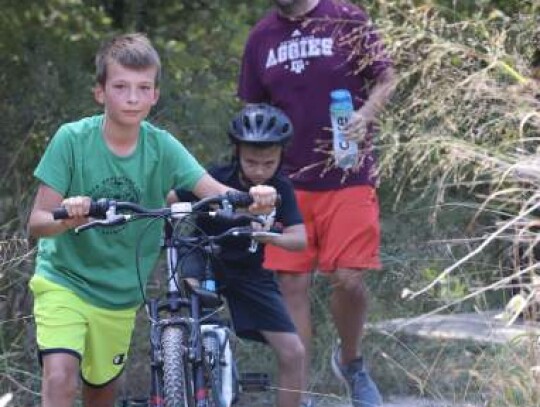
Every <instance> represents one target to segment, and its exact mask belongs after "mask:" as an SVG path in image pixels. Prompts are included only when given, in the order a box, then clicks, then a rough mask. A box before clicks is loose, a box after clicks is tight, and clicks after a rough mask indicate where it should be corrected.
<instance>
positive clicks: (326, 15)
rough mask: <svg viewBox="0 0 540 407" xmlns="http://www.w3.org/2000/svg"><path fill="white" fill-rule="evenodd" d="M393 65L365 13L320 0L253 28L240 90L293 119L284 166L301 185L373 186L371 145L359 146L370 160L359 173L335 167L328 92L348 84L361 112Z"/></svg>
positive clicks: (316, 187) (269, 17) (242, 95)
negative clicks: (379, 79) (290, 16)
mask: <svg viewBox="0 0 540 407" xmlns="http://www.w3.org/2000/svg"><path fill="white" fill-rule="evenodd" d="M358 34H360V35H358ZM354 37H356V40H354V42H352V41H353V38H354ZM389 65H391V61H390V59H389V58H388V56H387V55H386V54H385V53H384V50H383V46H382V43H381V39H380V37H379V36H378V35H377V33H376V32H375V28H374V27H373V25H372V24H371V22H370V19H369V17H368V16H367V14H366V13H365V12H364V11H363V10H362V9H360V8H359V7H357V6H353V5H351V4H350V3H346V2H342V1H339V0H320V1H319V4H318V5H317V6H316V7H315V8H314V9H313V10H311V11H310V12H309V13H308V14H306V15H305V16H303V17H302V18H299V19H295V20H294V21H291V20H289V19H287V18H285V17H283V16H282V15H280V14H279V13H278V12H277V11H276V10H273V11H271V12H270V13H268V14H267V15H266V16H265V17H264V18H263V19H262V20H261V21H259V23H258V24H257V25H256V26H255V27H254V28H253V29H252V31H251V33H250V35H249V38H248V40H247V43H246V47H245V50H244V56H243V61H242V70H241V74H240V80H239V85H238V95H239V96H240V98H241V99H243V100H244V101H245V102H249V103H258V102H266V103H270V104H272V105H274V106H277V107H280V108H281V109H283V110H284V111H285V112H286V113H287V114H288V116H289V117H290V118H291V120H292V123H293V126H294V136H293V139H292V142H291V143H290V144H289V146H288V148H287V150H286V153H285V162H284V170H285V172H286V173H287V174H288V175H289V176H290V177H291V180H292V181H293V184H294V186H295V187H296V188H298V189H305V190H331V189H338V188H342V187H346V186H351V185H366V184H371V185H373V184H375V181H376V180H375V178H376V177H375V174H374V164H375V157H374V155H373V152H372V149H371V148H370V146H368V145H361V146H359V147H360V150H361V151H362V152H363V154H361V155H362V156H364V159H363V160H361V162H362V163H363V164H362V165H361V166H360V168H359V169H358V171H354V172H351V173H348V174H347V175H346V176H344V173H343V170H341V169H339V168H336V167H335V166H333V165H329V164H331V163H332V162H331V160H329V157H330V156H329V154H328V152H329V151H331V147H332V134H331V131H330V127H331V125H330V114H329V104H330V92H331V91H332V90H334V89H343V88H345V89H349V90H350V91H351V93H352V95H353V103H354V106H355V109H358V108H359V107H360V106H362V104H363V103H364V101H365V100H366V98H367V95H368V92H369V89H370V86H372V85H373V81H374V79H375V78H377V76H378V75H379V74H380V73H381V72H382V71H384V70H385V69H386V68H387V67H388V66H389ZM330 167H331V169H329V168H330Z"/></svg>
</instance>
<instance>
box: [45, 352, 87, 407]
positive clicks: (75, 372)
mask: <svg viewBox="0 0 540 407" xmlns="http://www.w3.org/2000/svg"><path fill="white" fill-rule="evenodd" d="M42 364H43V374H42V381H41V405H42V407H72V406H73V405H74V403H75V398H76V396H77V390H78V386H79V359H78V358H77V357H76V356H75V355H72V354H69V353H49V354H46V355H43V356H42Z"/></svg>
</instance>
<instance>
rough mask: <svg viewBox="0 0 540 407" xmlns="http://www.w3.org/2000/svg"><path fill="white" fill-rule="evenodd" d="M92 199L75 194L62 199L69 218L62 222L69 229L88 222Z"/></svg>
mask: <svg viewBox="0 0 540 407" xmlns="http://www.w3.org/2000/svg"><path fill="white" fill-rule="evenodd" d="M91 202H92V199H91V198H90V197H87V196H73V197H70V198H66V199H64V200H63V201H62V206H63V207H64V208H65V209H66V211H67V213H68V215H69V218H68V219H62V220H61V222H62V224H63V225H64V226H65V227H66V228H68V229H74V228H76V227H78V226H81V225H83V224H85V223H87V222H88V213H89V212H90V203H91Z"/></svg>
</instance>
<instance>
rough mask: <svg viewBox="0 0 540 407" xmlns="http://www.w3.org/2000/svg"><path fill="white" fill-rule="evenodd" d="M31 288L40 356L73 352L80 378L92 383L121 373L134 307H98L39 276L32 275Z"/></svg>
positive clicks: (105, 380)
mask: <svg viewBox="0 0 540 407" xmlns="http://www.w3.org/2000/svg"><path fill="white" fill-rule="evenodd" d="M30 289H31V290H32V292H33V293H34V318H35V322H36V330H37V344H38V348H39V356H40V359H41V358H42V357H43V355H46V354H48V353H58V352H62V353H69V354H72V355H74V356H75V357H77V358H78V359H79V360H80V366H81V376H82V378H83V380H84V381H85V383H86V384H88V385H91V386H103V385H105V384H107V383H109V382H110V381H112V380H114V379H115V378H116V377H118V376H119V375H120V374H121V373H122V370H123V368H124V365H125V363H126V360H127V354H128V350H129V344H130V341H131V334H132V332H133V327H134V324H135V314H136V311H137V309H136V308H132V309H126V310H109V309H104V308H98V307H95V306H93V305H90V304H88V303H87V302H85V301H83V300H82V299H81V298H79V297H78V296H76V295H75V294H74V293H73V292H72V291H70V290H68V289H67V288H65V287H63V286H61V285H58V284H55V283H52V282H51V281H49V280H47V279H45V278H43V277H40V276H34V277H32V279H31V280H30Z"/></svg>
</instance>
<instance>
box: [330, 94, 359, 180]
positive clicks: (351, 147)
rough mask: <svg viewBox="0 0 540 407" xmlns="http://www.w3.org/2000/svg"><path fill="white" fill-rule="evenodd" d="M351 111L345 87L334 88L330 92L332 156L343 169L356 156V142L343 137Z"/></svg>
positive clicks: (350, 165)
mask: <svg viewBox="0 0 540 407" xmlns="http://www.w3.org/2000/svg"><path fill="white" fill-rule="evenodd" d="M353 111H354V107H353V103H352V96H351V93H350V92H349V91H348V90H347V89H336V90H333V91H332V92H330V121H331V123H332V133H333V147H334V157H335V160H336V164H337V166H338V167H340V168H343V169H348V168H351V167H353V166H354V165H355V164H356V161H357V158H358V144H356V143H355V142H354V141H349V140H347V138H346V137H345V129H346V127H347V124H348V123H349V120H350V118H351V116H352V113H353Z"/></svg>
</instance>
